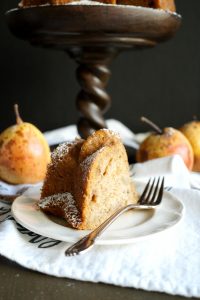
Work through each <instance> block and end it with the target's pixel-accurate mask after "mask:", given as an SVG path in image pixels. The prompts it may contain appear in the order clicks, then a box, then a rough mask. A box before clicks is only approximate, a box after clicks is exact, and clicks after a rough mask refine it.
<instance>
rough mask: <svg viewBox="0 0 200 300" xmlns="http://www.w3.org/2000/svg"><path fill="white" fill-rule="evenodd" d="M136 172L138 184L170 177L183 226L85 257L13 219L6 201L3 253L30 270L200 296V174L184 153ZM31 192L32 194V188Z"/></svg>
mask: <svg viewBox="0 0 200 300" xmlns="http://www.w3.org/2000/svg"><path fill="white" fill-rule="evenodd" d="M118 124H119V123H118ZM123 128H125V127H123ZM133 136H134V135H133ZM131 173H132V176H133V179H134V181H135V182H136V184H138V185H139V184H140V182H146V179H147V178H149V177H150V176H154V175H155V176H157V175H164V176H165V178H166V189H167V190H168V191H170V193H172V194H173V195H174V196H176V197H178V199H179V200H180V201H181V202H182V203H183V204H184V207H185V213H184V216H183V218H182V220H181V222H180V223H179V224H178V225H177V226H175V227H174V228H172V229H171V230H168V231H166V232H163V233H161V234H159V235H154V236H152V237H151V238H148V239H143V241H140V242H137V243H133V244H128V245H112V246H95V247H94V248H93V249H91V250H90V251H89V252H87V253H85V254H84V255H81V256H77V257H65V255H64V251H65V249H66V248H67V247H68V246H69V244H68V243H65V242H60V241H57V240H53V239H50V238H46V237H44V236H40V235H38V234H35V233H33V232H30V231H29V230H28V229H25V228H23V226H21V225H20V224H18V223H16V221H15V220H14V218H13V217H12V215H11V211H10V205H9V204H8V203H7V202H4V201H3V202H0V245H1V247H0V254H1V255H3V256H5V257H7V258H9V259H11V260H14V261H16V262H18V263H19V264H21V265H22V266H24V267H27V268H29V269H33V270H37V271H40V272H43V273H46V274H50V275H54V276H58V277H69V278H73V279H78V280H85V281H91V282H104V283H108V284H115V285H119V286H123V287H134V288H141V289H145V290H148V291H159V292H165V293H169V294H173V295H175V294H176V295H183V296H186V297H191V296H193V297H200V251H199V249H200V234H199V229H200V190H199V189H198V188H199V186H200V184H199V182H200V178H198V177H200V176H199V175H198V174H191V173H190V172H188V170H187V169H186V167H185V165H184V163H183V161H182V159H181V158H180V157H179V156H173V157H167V158H162V159H157V160H152V161H149V162H146V163H143V164H135V165H133V166H131ZM194 186H195V189H194ZM2 188H3V189H4V193H5V192H6V189H7V192H9V188H10V186H9V185H6V184H3V183H1V185H0V193H1V189H2ZM12 188H13V187H12ZM20 188H24V186H23V187H20ZM15 191H16V190H15ZM12 192H13V191H12ZM25 193H29V195H30V190H29V191H27V192H25ZM32 196H33V195H32ZM11 243H12V245H13V243H14V245H15V247H13V246H11Z"/></svg>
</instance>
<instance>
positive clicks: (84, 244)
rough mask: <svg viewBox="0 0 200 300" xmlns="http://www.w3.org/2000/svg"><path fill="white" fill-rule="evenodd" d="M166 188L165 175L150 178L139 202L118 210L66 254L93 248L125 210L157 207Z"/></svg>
mask: <svg viewBox="0 0 200 300" xmlns="http://www.w3.org/2000/svg"><path fill="white" fill-rule="evenodd" d="M163 190H164V177H163V178H162V179H161V178H160V177H159V178H158V179H157V181H156V179H155V178H154V179H153V180H152V179H151V178H150V179H149V181H148V182H147V184H146V186H145V188H144V191H143V193H142V195H141V196H140V198H139V200H138V202H137V204H129V205H127V206H125V207H122V208H120V209H119V210H117V211H116V212H115V213H114V214H113V215H112V216H110V217H109V218H108V219H107V220H106V221H104V222H103V223H102V224H101V225H100V226H99V227H97V228H96V229H95V230H93V231H92V232H90V233H89V234H87V235H86V236H84V237H83V238H82V239H80V240H79V241H78V242H76V243H75V244H73V245H72V246H70V247H69V248H68V249H67V250H66V251H65V255H66V256H75V255H78V254H80V253H84V252H86V251H88V250H89V249H91V247H92V246H94V244H95V240H96V239H97V238H99V237H100V235H101V234H102V233H103V232H104V231H105V230H106V229H107V228H108V227H109V226H110V225H111V224H112V223H113V222H114V221H115V220H116V219H117V218H118V217H119V216H120V215H121V214H123V213H124V212H125V211H127V210H130V209H155V208H156V207H157V206H158V205H159V204H160V203H161V200H162V196H163Z"/></svg>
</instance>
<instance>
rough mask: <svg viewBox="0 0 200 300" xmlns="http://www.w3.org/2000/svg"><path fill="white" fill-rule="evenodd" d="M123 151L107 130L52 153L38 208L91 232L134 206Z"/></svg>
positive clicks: (135, 197)
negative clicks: (121, 208)
mask: <svg viewBox="0 0 200 300" xmlns="http://www.w3.org/2000/svg"><path fill="white" fill-rule="evenodd" d="M137 200H138V196H137V193H136V190H135V186H134V184H133V182H132V180H131V178H130V176H129V165H128V159H127V154H126V150H125V148H124V146H123V144H122V142H121V140H120V137H119V136H118V135H117V134H116V133H114V132H112V131H110V130H107V129H101V130H98V131H96V132H94V133H93V134H92V135H91V136H90V137H88V138H87V140H82V139H76V140H75V141H74V142H73V143H63V144H61V145H60V146H58V148H57V149H56V150H55V151H54V152H53V153H52V159H51V163H50V164H49V166H48V168H47V175H46V178H45V180H44V184H43V187H42V191H41V199H40V200H39V207H40V208H41V210H42V211H44V212H45V213H50V214H53V215H56V216H59V217H62V218H64V219H65V220H66V222H67V224H68V225H69V226H71V227H73V228H77V229H94V228H96V227H97V226H99V225H100V224H101V223H102V222H103V221H104V220H105V219H107V218H108V217H109V216H110V215H111V214H112V213H114V212H115V211H116V210H117V209H118V208H120V207H122V206H125V205H127V204H130V203H136V202H137Z"/></svg>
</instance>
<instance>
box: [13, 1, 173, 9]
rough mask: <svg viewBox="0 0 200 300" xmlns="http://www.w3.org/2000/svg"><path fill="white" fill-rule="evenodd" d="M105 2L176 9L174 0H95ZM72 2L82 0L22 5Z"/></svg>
mask: <svg viewBox="0 0 200 300" xmlns="http://www.w3.org/2000/svg"><path fill="white" fill-rule="evenodd" d="M95 1H96V2H100V3H105V4H113V5H114V4H121V5H133V6H143V7H151V8H160V9H164V10H170V11H172V12H174V11H176V6H175V3H174V0H95ZM71 2H80V0H22V1H21V2H20V3H19V6H20V7H29V6H38V5H45V4H49V5H65V4H68V3H71Z"/></svg>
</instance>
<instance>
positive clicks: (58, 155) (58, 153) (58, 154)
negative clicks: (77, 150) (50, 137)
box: [51, 139, 80, 165]
mask: <svg viewBox="0 0 200 300" xmlns="http://www.w3.org/2000/svg"><path fill="white" fill-rule="evenodd" d="M79 140H80V139H75V141H70V142H65V143H62V144H60V145H59V146H58V147H57V148H56V149H55V150H54V151H53V152H52V154H51V165H56V164H57V163H58V162H59V161H60V160H62V158H63V157H65V155H66V154H67V153H68V152H69V150H70V149H71V148H72V146H73V145H75V144H77V142H78V141H79Z"/></svg>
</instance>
